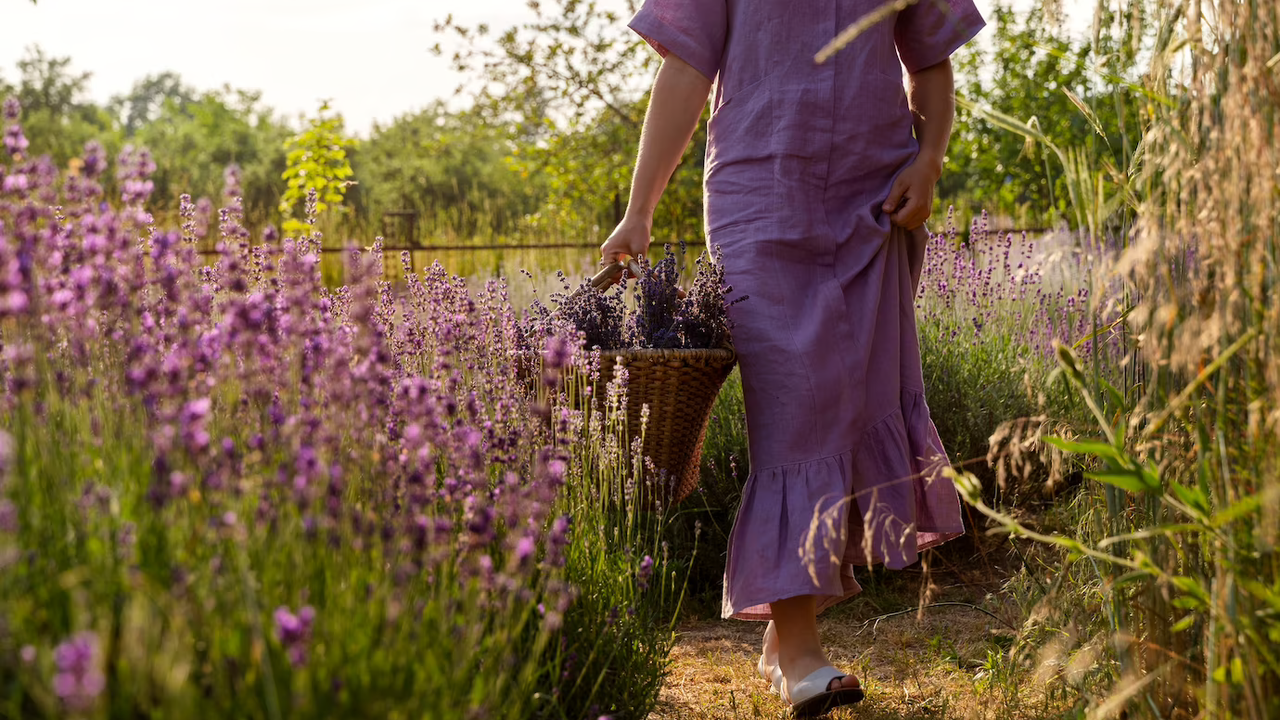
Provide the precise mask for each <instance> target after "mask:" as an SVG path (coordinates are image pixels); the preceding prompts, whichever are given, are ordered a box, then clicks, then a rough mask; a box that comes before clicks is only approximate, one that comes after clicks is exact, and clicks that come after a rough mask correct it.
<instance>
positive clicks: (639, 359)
mask: <svg viewBox="0 0 1280 720" xmlns="http://www.w3.org/2000/svg"><path fill="white" fill-rule="evenodd" d="M736 362H737V355H736V354H735V353H734V352H733V350H731V349H728V348H720V349H712V350H652V349H638V348H637V349H629V350H609V351H604V352H602V353H601V354H600V375H599V378H600V379H599V380H598V381H597V382H596V386H595V388H593V394H595V396H596V397H604V393H605V385H606V384H607V383H608V381H609V380H611V379H612V378H613V377H614V368H615V367H617V366H623V367H625V368H626V370H627V408H626V411H627V433H628V435H629V437H628V441H631V440H634V439H635V437H636V436H638V435H639V434H640V431H641V413H642V409H643V408H644V406H646V405H648V407H649V417H648V420H647V421H646V422H645V423H644V445H643V447H642V450H641V454H642V455H643V456H644V457H645V458H647V460H648V461H649V462H651V463H652V467H653V469H654V470H655V471H657V477H655V478H653V479H654V481H655V482H657V481H659V480H663V482H662V483H661V485H659V486H658V487H659V489H658V492H657V494H656V497H654V498H653V499H654V500H656V501H657V502H658V503H660V504H662V505H663V506H670V505H674V504H676V503H678V502H680V501H681V500H684V499H685V498H686V497H688V496H689V494H690V493H692V492H693V491H694V489H695V488H696V487H697V486H698V475H699V467H700V464H701V460H702V443H703V441H704V440H705V439H706V436H707V421H708V420H709V419H710V417H711V408H712V406H713V405H714V404H715V401H716V395H717V394H718V393H719V392H720V386H721V385H723V384H724V381H725V378H727V377H729V373H730V372H732V371H733V366H734V364H735V363H736ZM629 446H630V442H628V447H629ZM646 467H648V464H647V463H646ZM646 475H648V473H647V472H646Z"/></svg>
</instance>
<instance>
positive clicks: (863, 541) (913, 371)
mask: <svg viewBox="0 0 1280 720" xmlns="http://www.w3.org/2000/svg"><path fill="white" fill-rule="evenodd" d="M885 1H886V0H647V2H645V4H644V6H643V7H642V8H641V9H640V11H639V12H638V13H637V14H636V16H635V18H634V19H632V21H631V27H632V29H634V30H635V31H636V32H637V33H639V34H640V35H641V36H642V37H644V38H645V40H646V41H648V42H649V43H650V44H651V45H653V46H654V48H655V49H657V50H658V52H660V53H662V54H663V55H664V56H665V55H666V54H667V53H673V54H675V55H676V56H677V57H679V58H680V59H682V60H684V61H685V62H687V63H689V64H690V65H692V66H693V67H694V68H695V69H697V70H698V71H699V72H701V73H702V74H703V75H705V76H706V77H707V78H709V79H713V80H714V81H715V95H714V105H713V108H714V109H713V112H712V115H711V121H710V124H709V126H708V141H707V157H706V213H707V217H706V224H707V233H708V237H709V239H710V241H711V242H712V243H716V244H719V245H720V246H721V247H723V249H724V262H725V274H726V278H727V280H728V282H729V283H730V284H731V285H733V288H734V291H735V293H736V294H738V293H745V294H747V295H749V296H750V299H749V300H748V301H746V302H743V303H739V304H738V305H735V306H734V307H733V308H732V311H731V312H732V319H733V321H734V329H733V341H734V345H735V347H736V348H737V351H738V355H739V361H740V363H741V371H742V385H743V392H744V394H745V397H746V411H747V428H748V436H749V444H750V452H751V476H750V477H749V478H748V479H747V483H746V486H745V488H744V489H743V493H742V503H741V506H740V508H739V510H738V517H737V521H736V522H735V523H734V527H733V532H732V534H731V536H730V541H729V554H728V559H727V564H726V568H725V583H724V606H723V613H724V616H725V617H730V616H732V617H737V618H743V619H752V620H766V619H768V618H769V617H770V609H769V603H770V602H772V601H775V600H780V599H784V598H788V597H794V596H797V595H810V594H811V595H818V596H819V609H820V610H822V609H825V608H827V607H830V606H831V605H834V604H835V603H837V602H839V601H840V600H843V599H845V598H847V597H849V596H851V595H853V594H855V593H857V592H859V591H860V590H861V588H859V587H858V583H857V582H856V581H855V580H854V578H853V564H867V563H877V562H882V563H884V564H885V565H886V566H887V567H890V568H894V569H899V568H903V567H906V566H907V565H910V564H912V563H914V562H915V561H916V560H917V558H918V552H919V551H920V550H921V549H924V548H927V547H929V546H932V545H936V544H938V543H941V542H945V541H946V540H949V539H951V538H954V537H956V536H958V535H960V534H962V533H963V532H964V525H963V523H962V522H961V517H960V503H959V498H958V497H957V494H956V490H955V487H954V486H953V484H952V483H951V481H950V480H949V479H948V478H946V477H945V476H944V475H942V473H941V470H942V468H944V467H946V465H947V457H946V453H945V451H944V450H943V448H942V442H941V440H940V439H939V438H938V433H937V430H936V429H935V428H934V425H933V421H932V420H931V419H930V417H929V409H928V407H927V406H926V405H925V399H924V382H923V379H922V376H921V371H920V350H919V342H918V340H917V337H916V325H915V304H914V298H915V292H916V285H917V283H918V282H919V276H920V270H921V266H922V263H923V258H924V244H925V240H926V238H925V233H924V232H923V230H921V231H918V232H914V233H908V232H905V231H902V230H900V229H896V228H892V227H891V225H890V222H889V218H888V216H887V215H885V214H884V213H882V212H881V210H880V206H881V204H882V203H883V202H884V200H885V198H886V197H887V196H888V194H889V190H890V186H891V185H892V183H893V180H894V178H895V177H896V176H897V174H898V173H899V172H900V171H901V170H902V169H903V168H904V167H906V166H907V165H909V164H910V163H911V161H912V160H913V159H914V158H915V156H916V154H917V152H918V145H917V143H916V140H915V137H914V135H913V132H912V116H911V112H910V109H909V108H908V106H907V100H906V94H905V91H904V89H903V83H902V68H903V66H904V65H905V67H906V68H907V70H908V71H915V70H919V69H922V68H926V67H929V66H930V65H934V64H936V63H939V62H942V61H943V60H945V59H947V58H948V57H950V55H951V53H952V52H954V51H955V50H956V49H957V48H959V47H960V46H961V45H963V44H964V43H966V42H968V41H969V39H971V38H972V37H973V36H974V35H975V34H977V32H978V31H979V30H980V29H981V28H982V27H983V25H984V23H983V20H982V17H981V16H980V15H979V14H978V11H977V9H976V8H975V7H974V6H973V4H972V2H971V0H920V2H918V3H917V4H915V5H912V6H910V7H908V8H907V9H906V10H903V11H902V12H900V13H898V14H897V15H896V16H890V17H889V18H888V19H887V20H885V21H883V22H880V23H877V24H876V25H875V26H873V27H872V28H871V29H870V30H868V31H867V32H865V33H864V34H863V35H861V36H859V37H858V38H857V39H856V40H855V41H854V42H853V43H852V44H851V45H849V46H848V47H846V48H845V49H844V50H842V51H841V52H840V53H838V54H837V55H836V56H835V57H834V58H832V59H831V60H829V61H827V63H826V64H824V65H816V64H815V63H814V61H813V57H814V55H815V54H816V53H817V52H818V50H819V49H821V48H822V47H823V45H825V44H826V43H827V42H828V41H829V40H831V39H832V38H834V37H835V36H836V35H837V34H838V33H839V32H840V31H841V30H843V29H844V28H845V27H847V26H848V25H849V24H851V23H853V22H855V21H857V20H858V19H859V18H861V17H862V16H864V15H865V14H867V13H869V12H871V11H873V10H875V9H876V8H878V7H879V6H880V5H882V4H883V3H884V2H885ZM899 58H901V60H899Z"/></svg>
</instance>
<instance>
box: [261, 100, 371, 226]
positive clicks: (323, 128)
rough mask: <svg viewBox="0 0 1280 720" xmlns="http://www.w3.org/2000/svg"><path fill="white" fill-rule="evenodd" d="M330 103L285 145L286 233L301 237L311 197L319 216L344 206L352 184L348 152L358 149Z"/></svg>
mask: <svg viewBox="0 0 1280 720" xmlns="http://www.w3.org/2000/svg"><path fill="white" fill-rule="evenodd" d="M328 113H329V103H328V102H325V103H321V105H320V110H319V112H317V113H316V116H315V117H314V118H311V119H310V120H308V121H307V128H306V129H305V130H303V131H302V132H300V133H298V134H297V135H294V136H293V137H291V138H289V139H288V140H287V141H285V144H284V149H285V152H286V153H287V155H286V158H285V162H286V163H287V166H288V167H287V168H286V169H285V171H284V173H283V174H282V175H281V176H280V177H281V178H282V179H283V180H284V181H285V182H286V183H287V188H286V189H285V191H284V195H283V196H282V197H281V198H280V213H281V214H282V215H284V216H285V221H284V232H285V234H286V235H290V236H295V237H298V236H301V235H303V234H304V233H306V231H307V224H306V223H305V222H303V221H302V220H300V219H298V217H297V215H296V213H298V212H300V211H301V210H302V209H303V208H302V207H301V206H302V205H303V204H305V201H306V199H307V195H308V193H310V192H312V191H315V193H316V196H317V198H318V201H317V204H316V214H319V213H323V212H324V211H325V210H326V209H328V207H329V206H330V205H336V206H341V204H342V200H343V198H344V197H345V196H346V193H347V188H348V187H349V186H350V185H351V184H352V183H351V182H350V181H348V180H347V178H349V177H351V175H352V170H351V162H350V161H349V160H348V159H347V150H348V149H353V148H355V147H356V144H357V143H356V141H355V139H354V138H349V137H347V136H346V135H345V134H344V129H343V123H342V115H340V114H333V115H329V114H328Z"/></svg>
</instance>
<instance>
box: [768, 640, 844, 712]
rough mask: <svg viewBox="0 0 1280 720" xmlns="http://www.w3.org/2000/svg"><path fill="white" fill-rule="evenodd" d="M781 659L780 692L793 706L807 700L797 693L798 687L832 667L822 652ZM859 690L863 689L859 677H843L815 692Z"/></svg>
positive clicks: (832, 679) (833, 679) (779, 666)
mask: <svg viewBox="0 0 1280 720" xmlns="http://www.w3.org/2000/svg"><path fill="white" fill-rule="evenodd" d="M779 659H780V660H781V662H780V663H779V665H778V668H779V671H780V672H779V673H777V675H778V676H780V677H781V679H782V682H781V685H782V687H780V688H779V692H780V693H782V699H783V700H786V701H787V702H788V703H791V704H792V705H794V704H796V703H797V702H799V701H800V700H803V699H805V698H804V697H800V695H802V693H797V692H795V690H796V689H797V686H799V685H800V684H801V683H802V682H804V681H805V680H806V679H809V678H810V677H811V676H812V675H813V674H814V673H815V672H817V671H819V670H821V669H823V668H826V667H831V662H830V661H829V660H827V657H826V655H824V654H822V652H821V651H819V652H817V653H812V652H811V653H807V654H804V655H801V656H797V657H790V658H788V657H786V656H785V655H784V656H780V657H779ZM859 688H861V683H859V682H858V678H857V677H855V676H853V675H841V676H839V677H833V678H831V679H830V680H829V681H828V682H827V683H826V686H825V687H824V688H822V689H817V688H815V689H813V692H819V693H820V692H823V691H825V692H837V691H839V690H857V689H859ZM806 689H807V688H806Z"/></svg>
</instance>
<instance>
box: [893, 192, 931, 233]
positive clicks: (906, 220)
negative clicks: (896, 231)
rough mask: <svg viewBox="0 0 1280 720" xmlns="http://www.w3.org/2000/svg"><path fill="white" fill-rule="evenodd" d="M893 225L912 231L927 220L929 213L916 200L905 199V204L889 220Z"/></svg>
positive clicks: (912, 198)
mask: <svg viewBox="0 0 1280 720" xmlns="http://www.w3.org/2000/svg"><path fill="white" fill-rule="evenodd" d="M889 219H890V220H891V221H892V222H893V224H894V225H897V226H899V227H904V228H906V229H908V230H914V229H915V228H918V227H920V226H921V225H923V224H924V221H925V220H928V219H929V211H928V208H927V207H926V206H925V204H924V202H922V201H921V200H920V199H918V198H914V197H907V202H906V204H905V205H903V206H902V208H901V209H900V210H898V212H896V213H894V214H893V215H892V216H890V218H889Z"/></svg>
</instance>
